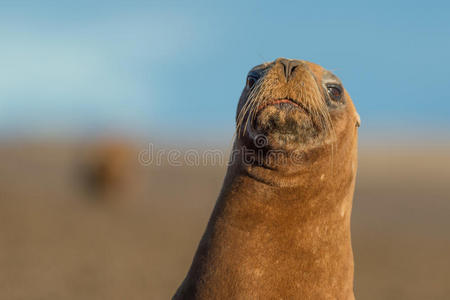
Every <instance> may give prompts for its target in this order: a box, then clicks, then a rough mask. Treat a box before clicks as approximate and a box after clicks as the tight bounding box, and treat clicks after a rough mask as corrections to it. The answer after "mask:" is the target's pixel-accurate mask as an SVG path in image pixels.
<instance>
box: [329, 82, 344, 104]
mask: <svg viewBox="0 0 450 300" xmlns="http://www.w3.org/2000/svg"><path fill="white" fill-rule="evenodd" d="M327 91H328V95H330V98H331V100H333V101H336V102H339V101H341V98H342V88H341V87H340V86H339V85H337V84H329V85H327Z"/></svg>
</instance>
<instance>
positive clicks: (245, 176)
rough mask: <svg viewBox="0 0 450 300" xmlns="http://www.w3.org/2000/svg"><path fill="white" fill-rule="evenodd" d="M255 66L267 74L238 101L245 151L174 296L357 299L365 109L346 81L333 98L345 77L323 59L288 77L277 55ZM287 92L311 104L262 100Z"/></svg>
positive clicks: (239, 138) (238, 147)
mask: <svg viewBox="0 0 450 300" xmlns="http://www.w3.org/2000/svg"><path fill="white" fill-rule="evenodd" d="M254 70H259V71H263V74H262V75H261V76H260V77H259V80H258V82H256V83H255V86H253V87H249V86H246V87H245V88H244V90H243V92H242V95H241V98H240V101H239V104H238V109H237V114H236V115H237V118H236V123H237V134H236V138H235V141H234V146H233V152H237V153H238V154H237V155H236V156H233V155H232V157H231V159H230V162H231V164H230V166H229V167H228V170H227V175H226V177H225V180H224V183H223V187H222V190H221V192H220V195H219V197H218V199H217V202H216V205H215V207H214V211H213V213H212V215H211V218H210V220H209V222H208V226H207V228H206V231H205V233H204V235H203V237H202V239H201V241H200V243H199V246H198V249H197V251H196V254H195V257H194V260H193V262H192V265H191V268H190V270H189V272H188V274H187V276H186V278H185V280H184V281H183V283H182V284H181V286H180V287H179V289H178V290H177V292H176V294H175V296H174V299H314V300H316V299H330V300H331V299H333V300H336V299H340V300H341V299H343V300H351V299H354V295H353V252H352V247H351V235H350V216H351V208H352V199H353V192H354V187H355V178H356V169H357V136H358V130H357V127H358V126H359V116H358V114H357V113H356V110H355V107H354V106H353V103H352V100H351V99H350V96H349V95H348V93H347V92H346V91H345V89H344V88H342V92H343V94H342V99H341V100H342V101H339V102H336V101H335V102H332V101H331V100H330V99H329V98H328V96H327V94H326V92H327V89H326V86H327V84H329V83H330V82H331V83H338V84H340V81H339V79H338V78H337V77H336V76H335V75H334V74H332V73H331V72H329V71H327V70H325V69H323V68H322V67H320V66H318V65H316V64H313V63H309V62H305V61H300V64H299V66H298V67H297V69H295V70H294V71H293V72H292V74H291V77H290V79H289V80H286V77H285V75H284V72H283V67H282V65H281V63H280V59H277V60H275V61H274V62H270V63H266V64H263V65H260V66H257V67H255V68H254ZM284 98H290V99H293V100H295V101H296V102H299V103H301V105H302V106H304V107H305V109H296V108H295V106H292V105H286V106H284V104H283V105H278V104H276V105H268V106H265V105H264V103H268V102H267V101H272V100H271V99H284ZM261 135H262V136H263V137H264V138H267V144H265V145H264V146H263V147H261V146H260V145H259V144H258V143H255V138H259V137H261ZM250 150H252V151H250ZM254 150H257V151H258V150H262V156H259V155H258V154H256V153H257V152H255V151H254ZM274 152H276V153H281V156H278V155H276V156H272V155H271V154H272V153H274ZM248 153H250V156H252V155H253V156H254V157H253V158H255V159H254V160H253V161H251V162H248V161H247V160H246V159H245V158H246V157H245V156H246V155H247V154H248ZM292 154H295V155H292ZM286 158H291V159H286ZM292 158H295V159H294V160H293V159H292ZM330 162H332V163H330Z"/></svg>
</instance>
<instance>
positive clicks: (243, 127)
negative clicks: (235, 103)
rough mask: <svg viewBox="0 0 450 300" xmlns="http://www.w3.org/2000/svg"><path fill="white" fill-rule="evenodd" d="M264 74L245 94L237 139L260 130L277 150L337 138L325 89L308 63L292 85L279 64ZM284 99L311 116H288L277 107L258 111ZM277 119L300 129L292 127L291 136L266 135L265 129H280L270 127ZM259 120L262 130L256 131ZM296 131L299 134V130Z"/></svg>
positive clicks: (293, 112)
mask: <svg viewBox="0 0 450 300" xmlns="http://www.w3.org/2000/svg"><path fill="white" fill-rule="evenodd" d="M261 73H262V75H261V78H259V80H258V81H257V82H256V84H255V86H254V87H253V88H252V89H250V90H244V93H243V98H241V101H240V105H241V107H239V108H238V115H237V125H236V135H237V136H239V135H245V134H246V133H248V131H249V130H251V129H253V130H256V131H258V129H259V130H260V132H259V133H263V134H267V135H268V138H272V140H271V141H272V143H275V145H274V148H277V147H283V146H288V144H291V145H292V146H294V147H298V146H302V145H304V144H305V143H306V142H313V141H312V140H313V139H315V141H316V142H318V139H319V138H322V139H323V138H327V137H328V138H331V139H332V138H333V125H332V122H331V119H330V114H329V111H328V106H327V102H326V99H325V98H324V97H325V96H324V95H325V94H324V93H323V87H321V86H320V83H318V82H317V80H316V78H315V76H314V74H313V72H312V71H311V70H310V68H309V66H308V64H307V63H306V62H304V63H302V64H301V65H299V66H298V67H297V68H296V70H295V72H294V73H293V74H292V76H291V77H292V78H290V80H289V81H286V79H285V77H284V74H283V66H282V65H281V64H277V63H276V62H274V63H271V64H268V65H267V67H266V69H264V70H263V71H262V72H261ZM284 98H288V99H293V100H295V101H297V102H298V103H299V104H301V105H302V106H303V107H304V108H305V109H306V111H307V112H302V111H301V110H297V109H292V110H291V111H287V112H286V111H283V110H276V108H274V107H273V106H267V107H266V108H265V110H263V111H261V112H260V111H258V109H259V108H260V107H261V106H262V105H264V104H265V103H267V102H269V101H271V100H273V99H284ZM270 110H271V111H270ZM274 116H275V117H277V118H278V119H279V118H282V119H285V120H286V119H290V120H292V121H293V123H295V124H293V125H297V126H291V127H292V128H291V134H289V133H288V132H282V133H281V134H277V133H276V132H270V131H265V130H264V129H277V128H268V126H267V125H268V119H270V118H271V117H274ZM255 120H256V121H257V124H256V125H259V128H254V127H253V126H254V125H255V124H254V121H255ZM258 121H259V122H258ZM302 125H303V126H302ZM252 127H253V128H252ZM302 127H303V128H302ZM296 128H298V130H295V129H296ZM271 134H273V136H271ZM283 141H284V142H283ZM277 142H278V144H277Z"/></svg>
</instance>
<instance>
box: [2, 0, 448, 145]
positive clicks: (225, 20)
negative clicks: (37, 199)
mask: <svg viewBox="0 0 450 300" xmlns="http://www.w3.org/2000/svg"><path fill="white" fill-rule="evenodd" d="M449 11H450V4H449V3H448V2H444V1H442V2H436V1H435V2H432V1H428V2H422V1H421V2H419V1H417V2H416V1H404V2H403V1H397V2H391V1H372V2H371V3H363V2H361V1H359V2H356V1H355V2H342V1H339V2H326V1H308V2H304V3H302V2H299V1H295V2H294V1H292V2H289V1H283V2H280V1H277V2H275V1H274V2H263V1H223V2H221V3H219V2H217V3H214V2H212V1H201V2H195V4H193V3H192V1H186V2H179V1H177V2H175V1H98V2H95V3H94V1H58V2H56V1H28V2H27V1H0V134H2V135H33V136H48V135H50V136H53V135H56V136H58V135H67V134H73V135H80V134H81V135H85V134H91V133H96V132H101V131H102V130H120V131H122V132H130V133H137V134H140V135H144V136H147V137H152V136H153V137H164V138H166V139H169V140H170V139H174V140H176V139H178V138H186V136H187V134H186V132H187V131H188V132H190V133H192V132H195V133H196V135H197V136H196V137H195V139H202V138H205V139H216V140H222V139H224V140H226V141H228V140H229V138H230V135H231V134H232V131H233V126H234V114H235V108H236V104H237V100H238V97H239V95H240V93H241V90H242V88H243V86H244V82H245V76H246V73H247V71H248V70H249V69H250V68H251V67H252V66H254V65H256V64H259V63H261V62H263V61H269V60H273V59H275V58H277V57H289V58H299V59H305V60H310V61H313V62H316V63H319V64H321V65H322V66H324V67H326V68H327V69H330V70H333V71H334V72H335V73H336V74H337V75H338V76H339V77H340V78H341V79H342V81H343V82H344V85H345V87H346V88H347V90H348V91H349V93H350V95H351V96H352V98H353V100H354V102H355V104H356V106H357V109H358V111H359V113H360V115H361V118H362V122H363V127H362V129H361V132H362V133H365V134H366V135H367V136H384V135H389V134H392V132H396V133H398V132H404V133H405V134H409V135H411V136H414V135H415V134H417V133H418V132H420V133H421V134H422V135H428V134H432V133H433V132H437V131H446V132H448V131H449V129H450V117H449V116H450V96H449V92H448V90H449V86H450V57H449V53H450V18H449V17H448V15H449ZM212 95H213V96H212Z"/></svg>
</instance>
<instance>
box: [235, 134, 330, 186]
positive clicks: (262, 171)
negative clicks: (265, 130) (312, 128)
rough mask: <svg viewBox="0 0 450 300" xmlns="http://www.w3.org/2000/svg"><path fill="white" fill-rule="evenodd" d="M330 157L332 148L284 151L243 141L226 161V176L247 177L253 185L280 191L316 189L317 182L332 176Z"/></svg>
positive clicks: (236, 144) (238, 141) (239, 142)
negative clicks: (257, 184) (261, 185)
mask: <svg viewBox="0 0 450 300" xmlns="http://www.w3.org/2000/svg"><path fill="white" fill-rule="evenodd" d="M255 143H257V142H255ZM327 152H328V155H327V154H326V153H327ZM333 154H334V153H333V146H332V145H330V146H327V147H320V148H319V147H317V148H310V149H308V150H304V149H299V150H298V151H285V150H282V149H263V148H261V147H248V145H247V144H246V143H245V142H243V141H241V140H237V141H236V142H235V145H234V147H233V152H232V155H231V158H230V170H229V173H233V175H234V176H248V177H249V178H251V179H253V180H255V181H256V182H260V183H262V184H265V185H268V186H272V187H278V188H281V189H282V188H296V189H300V190H301V189H302V188H308V189H309V190H311V188H312V187H316V186H317V187H318V188H319V186H320V184H317V183H320V182H323V181H324V179H325V178H330V177H331V176H333V174H332V172H333V171H334V168H333V161H332V160H333Z"/></svg>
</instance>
